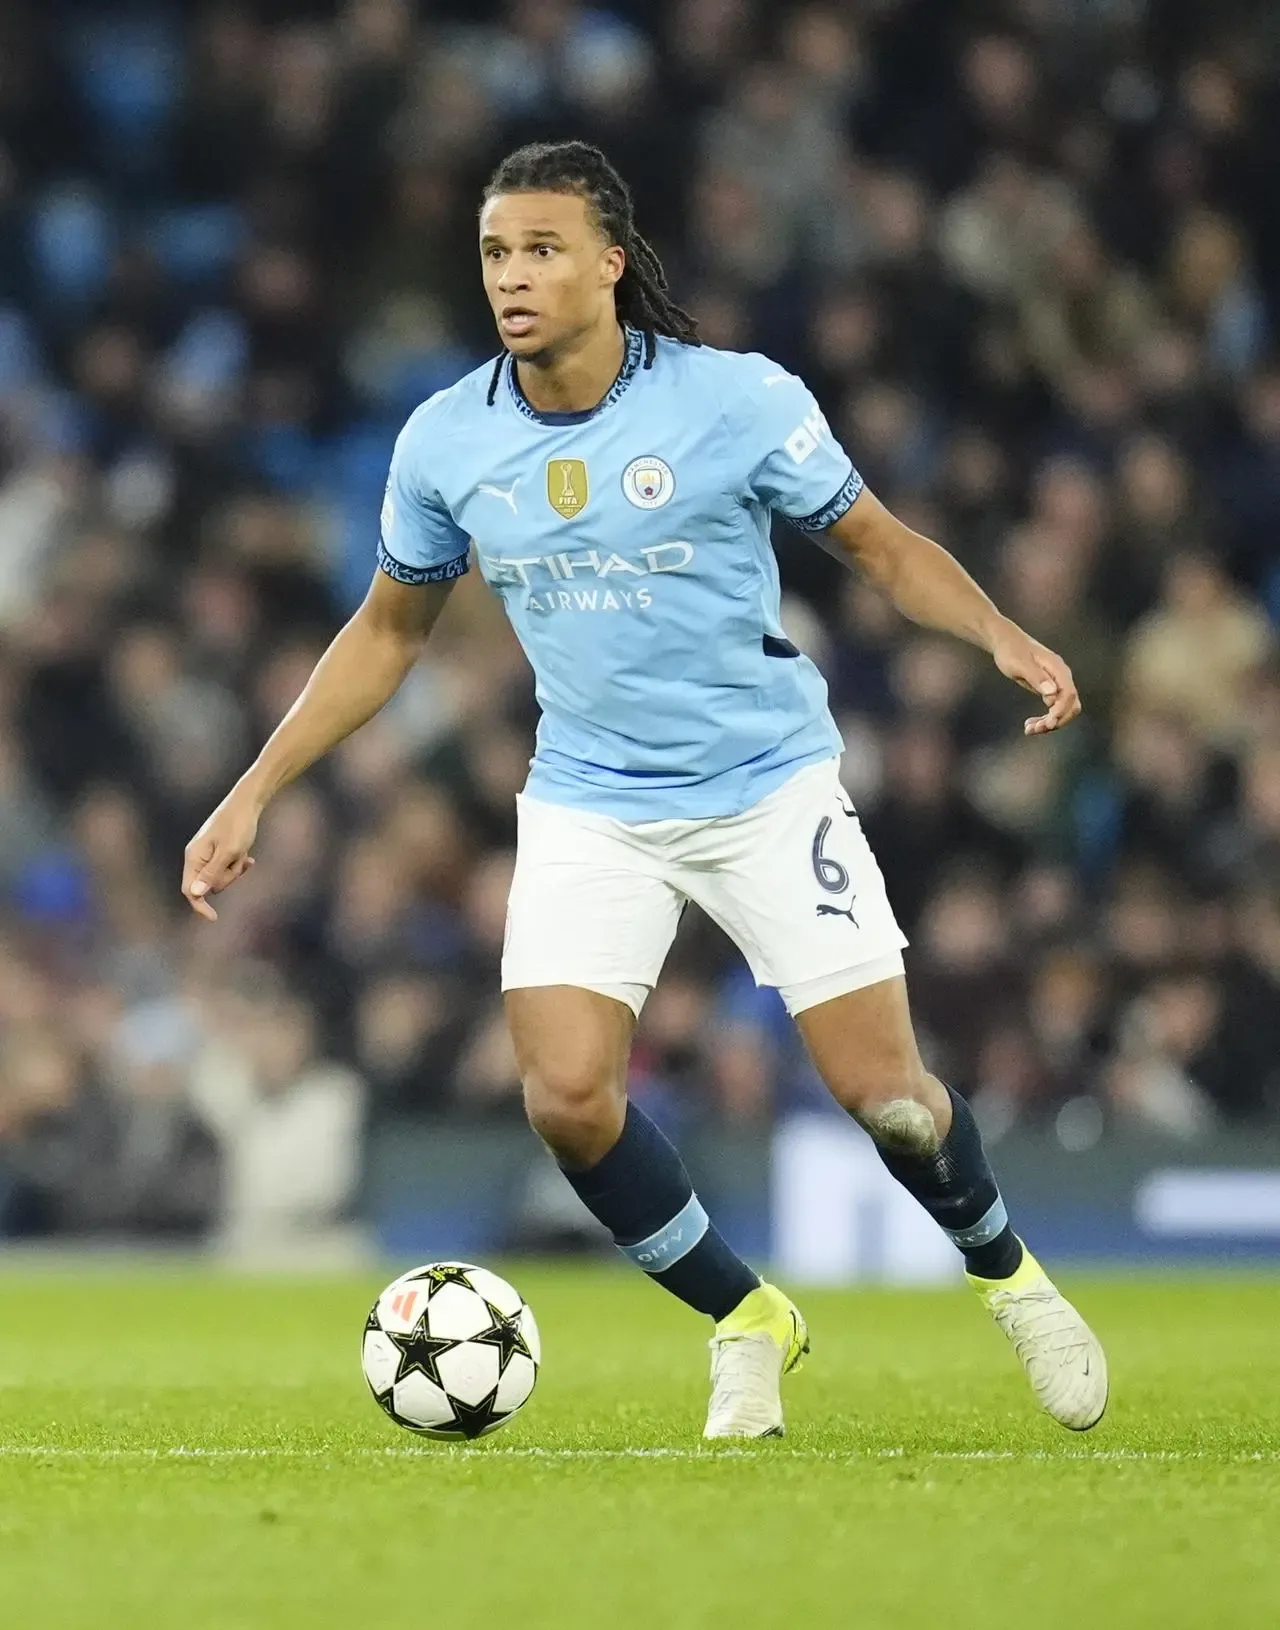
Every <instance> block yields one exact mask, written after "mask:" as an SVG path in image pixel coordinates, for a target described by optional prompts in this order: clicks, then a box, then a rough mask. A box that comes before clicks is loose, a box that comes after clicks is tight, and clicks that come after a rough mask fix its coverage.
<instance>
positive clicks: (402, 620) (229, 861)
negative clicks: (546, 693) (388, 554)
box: [182, 569, 453, 921]
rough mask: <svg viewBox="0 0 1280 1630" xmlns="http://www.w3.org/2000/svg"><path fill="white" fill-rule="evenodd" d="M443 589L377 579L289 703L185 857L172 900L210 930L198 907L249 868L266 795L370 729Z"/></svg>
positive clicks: (431, 620) (427, 627) (439, 606)
mask: <svg viewBox="0 0 1280 1630" xmlns="http://www.w3.org/2000/svg"><path fill="white" fill-rule="evenodd" d="M452 588H453V581H452V580H451V581H448V582H443V583H425V584H407V583H397V582H396V581H395V579H394V578H392V577H389V576H388V575H387V573H386V572H385V571H382V570H381V569H380V570H378V571H376V572H375V573H374V575H373V582H372V583H371V584H370V586H369V592H368V594H367V595H366V596H365V599H364V604H363V605H362V606H361V607H360V609H359V610H358V611H357V612H356V613H355V615H354V616H353V617H352V618H351V620H350V621H349V622H348V623H347V624H346V625H345V626H344V627H343V628H342V629H340V630H339V632H338V633H337V634H336V635H335V637H334V639H333V642H332V644H331V645H330V646H329V648H328V650H327V651H326V652H325V653H324V655H323V656H322V657H321V658H320V660H319V662H318V663H317V664H316V666H315V670H314V671H313V673H312V675H311V678H310V679H309V680H308V681H307V684H306V687H305V689H304V690H303V692H302V694H301V695H300V696H299V697H298V700H297V701H296V702H295V703H294V704H293V706H292V707H291V708H290V709H289V711H288V713H286V714H285V716H284V718H283V719H282V720H281V721H280V723H279V724H278V725H277V726H276V728H275V730H274V731H273V732H272V734H271V737H270V739H269V740H268V741H267V743H266V745H265V746H264V747H263V749H262V751H261V752H260V753H259V754H258V756H257V758H256V759H255V760H254V762H253V763H252V764H251V765H250V766H249V768H248V769H247V770H246V771H245V773H244V774H243V775H242V776H241V777H240V779H239V781H237V782H236V784H235V786H234V787H232V789H231V791H230V792H229V793H228V794H227V796H226V797H225V798H224V799H223V800H222V802H221V803H220V804H219V805H218V807H217V809H215V810H214V812H213V814H212V815H210V817H209V819H208V820H207V821H206V822H205V823H204V825H203V826H202V827H201V828H200V830H199V831H198V832H197V833H196V835H195V837H193V838H192V840H191V842H190V843H189V844H188V845H187V848H186V857H185V864H184V866H183V873H182V892H183V894H184V895H185V896H186V897H187V900H188V901H189V902H190V904H191V906H192V908H193V909H194V910H195V911H196V912H198V913H199V915H200V916H202V917H208V918H209V919H210V920H211V921H212V920H214V919H216V917H217V912H216V911H215V910H214V909H213V907H212V906H211V905H210V904H209V899H208V897H209V896H210V895H212V894H220V893H221V892H222V890H223V889H225V888H227V887H229V886H230V884H232V883H234V882H235V881H236V879H237V878H238V877H242V876H243V875H244V873H245V872H246V871H248V869H249V867H250V866H252V865H253V860H252V859H251V858H250V854H249V851H250V849H251V848H252V847H253V841H254V838H255V837H256V835H257V831H258V821H259V819H260V817H261V815H262V812H263V810H264V809H265V808H266V807H267V805H268V803H270V801H271V799H272V798H274V797H275V795H276V793H278V792H279V791H281V789H282V788H284V787H287V786H288V785H289V783H290V782H291V781H293V780H295V779H296V778H297V777H298V776H300V775H301V774H302V773H303V771H304V770H307V769H308V768H310V766H311V765H312V764H314V763H315V762H316V760H317V759H319V758H323V757H324V755H325V754H326V753H327V752H329V750H330V749H331V748H333V747H336V746H337V745H338V743H339V742H340V741H345V740H346V738H347V737H348V736H349V735H351V733H352V732H353V731H354V730H358V729H359V728H360V726H361V725H362V724H364V723H365V722H366V721H367V720H369V719H371V718H372V717H373V715H374V714H375V713H377V712H378V710H379V708H381V707H383V706H384V705H385V704H386V703H387V702H389V701H390V699H391V698H392V697H393V696H394V695H395V693H396V691H397V690H399V688H400V686H401V684H402V683H403V682H404V679H405V676H406V674H407V673H408V672H409V670H410V668H412V667H413V665H414V663H415V662H416V661H417V660H418V657H419V656H420V655H421V653H422V648H423V646H424V644H425V643H426V640H427V636H428V635H429V634H430V632H431V630H432V628H433V627H434V626H435V623H436V619H437V618H438V617H439V615H440V613H441V612H442V611H443V610H444V606H445V601H446V600H447V599H448V597H449V594H450V591H451V590H452Z"/></svg>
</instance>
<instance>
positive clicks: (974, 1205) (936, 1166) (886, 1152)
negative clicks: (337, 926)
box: [876, 1087, 1022, 1279]
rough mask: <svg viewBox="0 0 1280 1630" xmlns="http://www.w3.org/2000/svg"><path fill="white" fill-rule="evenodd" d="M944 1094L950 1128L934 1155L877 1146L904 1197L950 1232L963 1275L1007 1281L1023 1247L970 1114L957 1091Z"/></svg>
mask: <svg viewBox="0 0 1280 1630" xmlns="http://www.w3.org/2000/svg"><path fill="white" fill-rule="evenodd" d="M947 1091H948V1093H950V1095H951V1129H950V1130H949V1131H948V1133H947V1135H946V1137H945V1138H943V1140H942V1143H941V1145H940V1147H939V1148H938V1151H937V1153H936V1154H932V1155H909V1154H904V1153H902V1152H901V1151H900V1150H894V1149H883V1148H880V1145H879V1144H877V1145H876V1147H877V1149H878V1150H879V1154H880V1158H881V1160H883V1161H884V1163H885V1165H886V1166H887V1167H888V1168H889V1170H890V1171H891V1172H892V1173H893V1175H894V1176H895V1177H896V1178H897V1179H898V1181H899V1183H901V1184H902V1186H903V1188H904V1189H906V1191H907V1192H908V1194H912V1195H914V1196H915V1198H916V1199H917V1200H919V1202H920V1204H921V1205H922V1206H923V1207H924V1208H925V1210H926V1211H927V1212H928V1213H929V1215H930V1216H931V1217H932V1218H933V1220H934V1222H936V1223H937V1224H938V1226H939V1227H940V1228H941V1229H942V1231H943V1232H944V1233H946V1234H950V1236H951V1238H952V1240H953V1241H954V1243H955V1244H956V1246H957V1247H958V1248H959V1250H961V1251H962V1252H963V1253H964V1259H965V1267H966V1268H967V1269H968V1271H969V1272H970V1273H975V1274H977V1275H978V1277H979V1278H980V1279H1007V1278H1008V1277H1009V1275H1010V1274H1012V1273H1014V1272H1016V1271H1017V1268H1018V1264H1019V1263H1020V1262H1021V1261H1022V1245H1021V1243H1020V1241H1019V1240H1018V1237H1017V1235H1016V1234H1015V1233H1014V1231H1013V1229H1012V1228H1011V1227H1010V1225H1009V1216H1008V1213H1007V1212H1006V1211H1005V1208H1004V1201H1003V1200H1002V1199H1001V1198H1000V1190H999V1189H998V1188H997V1187H996V1180H995V1178H994V1177H993V1176H992V1173H991V1167H990V1166H989V1165H988V1164H987V1157H986V1153H985V1151H984V1150H983V1147H982V1134H981V1133H980V1132H979V1131H978V1123H977V1121H975V1120H974V1118H973V1111H972V1110H971V1109H970V1108H969V1106H968V1104H967V1103H966V1102H965V1101H964V1099H963V1098H962V1097H961V1096H960V1094H959V1093H958V1092H952V1090H951V1088H950V1087H948V1088H947Z"/></svg>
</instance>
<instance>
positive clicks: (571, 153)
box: [484, 141, 702, 404]
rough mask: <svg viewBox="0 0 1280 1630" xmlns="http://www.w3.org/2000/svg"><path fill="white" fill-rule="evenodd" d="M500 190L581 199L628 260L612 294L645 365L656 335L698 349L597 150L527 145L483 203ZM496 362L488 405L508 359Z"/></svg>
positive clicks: (506, 163)
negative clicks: (638, 338)
mask: <svg viewBox="0 0 1280 1630" xmlns="http://www.w3.org/2000/svg"><path fill="white" fill-rule="evenodd" d="M504 192H567V193H576V194H577V195H578V197H580V198H585V199H586V201H587V204H588V206H589V208H590V210H591V212H592V214H593V215H594V216H595V220H596V225H597V226H598V227H599V229H600V231H601V232H602V233H603V234H604V236H605V237H606V238H607V239H608V240H609V242H610V243H616V244H618V245H619V247H620V248H621V249H622V250H623V252H624V254H625V255H626V257H627V260H626V266H625V267H624V268H623V273H622V276H621V277H620V278H619V279H618V283H617V286H616V288H615V290H614V299H615V301H616V303H617V308H618V316H619V318H620V319H621V320H622V321H623V322H624V323H627V324H628V325H629V326H630V327H632V328H635V329H638V330H639V332H640V333H641V334H643V336H644V365H645V367H646V368H652V367H653V359H654V357H655V356H656V354H657V337H658V335H659V334H661V335H663V336H664V338H667V339H673V340H679V341H680V343H681V345H701V344H702V341H701V340H700V339H699V338H698V325H697V323H696V322H695V321H694V319H693V318H692V317H691V316H690V315H689V313H688V312H687V311H685V310H684V309H683V308H682V307H680V306H678V305H676V303H675V301H674V300H672V299H671V297H670V295H669V294H668V293H667V274H666V273H665V272H664V271H663V269H662V262H661V261H660V260H659V259H658V256H657V254H656V253H655V252H654V249H653V246H652V245H651V244H650V243H649V242H648V241H647V240H646V239H644V238H642V237H641V236H640V234H639V232H637V231H636V222H635V208H634V205H633V203H632V198H631V189H630V188H629V187H628V186H627V184H626V182H625V181H624V180H623V179H622V177H621V176H620V175H619V174H618V172H617V171H616V170H615V169H614V167H613V165H612V164H610V162H609V160H608V159H607V158H606V157H605V156H604V154H603V153H602V152H601V151H600V149H599V148H598V147H592V146H591V145H590V143H589V142H583V141H564V142H530V143H529V145H528V146H526V147H520V148H517V150H516V151H515V152H514V153H512V154H510V155H509V156H508V157H507V158H504V159H503V161H502V163H501V164H499V166H498V168H497V169H496V170H495V171H494V172H493V174H492V175H491V176H490V177H489V183H488V185H487V186H486V187H485V189H484V198H485V202H486V203H487V202H488V200H489V199H490V198H494V197H496V196H497V195H498V194H499V193H504ZM506 357H507V353H506V352H505V351H504V352H503V353H502V355H501V356H500V357H498V359H497V361H496V362H495V363H494V369H493V377H492V379H491V380H490V382H489V398H488V399H489V402H490V403H491V404H492V402H493V398H494V394H495V393H496V391H497V388H498V381H499V379H500V378H501V376H502V365H503V363H504V362H505V361H506Z"/></svg>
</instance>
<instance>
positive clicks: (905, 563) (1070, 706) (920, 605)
mask: <svg viewBox="0 0 1280 1630" xmlns="http://www.w3.org/2000/svg"><path fill="white" fill-rule="evenodd" d="M826 535H827V537H828V538H829V539H830V540H831V543H832V545H834V550H833V552H835V553H837V554H838V555H839V556H840V557H842V558H843V559H845V560H846V561H847V562H848V563H849V564H850V565H856V566H858V567H860V568H861V569H862V570H863V571H864V572H865V573H866V574H867V576H868V577H869V578H870V579H871V581H872V582H873V583H875V584H877V585H878V587H880V588H881V589H883V591H884V592H885V593H886V594H887V595H888V596H889V598H890V599H891V600H892V601H893V603H894V605H895V606H897V608H898V610H899V611H900V612H901V613H902V614H903V616H904V617H909V618H910V619H911V621H912V622H916V623H922V624H923V625H924V626H925V627H927V628H938V629H941V630H943V632H945V633H948V634H957V635H959V637H960V638H961V639H964V640H968V641H969V642H970V643H971V644H973V645H977V646H980V647H981V648H982V649H983V650H984V651H989V652H990V653H991V656H992V658H993V659H994V661H995V664H996V667H997V668H999V670H1000V672H1001V673H1002V674H1004V675H1005V677H1006V678H1007V679H1012V680H1015V681H1016V682H1017V683H1018V684H1019V685H1021V686H1022V687H1023V689H1024V690H1029V691H1032V692H1033V693H1034V694H1035V695H1037V696H1039V697H1040V698H1041V699H1042V700H1043V701H1044V703H1045V706H1046V711H1045V712H1044V713H1042V714H1039V715H1038V716H1037V717H1035V718H1032V719H1028V720H1027V721H1026V723H1025V725H1024V726H1023V729H1024V730H1025V732H1026V734H1027V735H1029V736H1042V735H1044V734H1046V733H1047V732H1048V731H1050V730H1058V729H1060V728H1061V727H1062V726H1063V725H1064V724H1069V723H1070V722H1071V720H1072V719H1074V718H1076V716H1077V715H1078V714H1079V712H1080V697H1079V694H1078V692H1077V690H1076V685H1075V681H1074V679H1072V677H1071V670H1070V668H1068V666H1067V664H1066V663H1065V662H1064V661H1063V660H1062V658H1061V657H1060V656H1058V655H1057V653H1056V652H1054V651H1051V650H1050V649H1049V648H1048V646H1046V645H1041V644H1040V642H1039V641H1038V640H1034V639H1032V638H1031V636H1030V635H1029V634H1027V633H1026V632H1024V630H1023V629H1021V628H1019V627H1018V625H1017V623H1015V622H1012V621H1011V620H1010V619H1009V618H1008V617H1005V616H1003V615H1002V614H1001V612H1000V611H999V610H998V609H997V607H996V606H995V605H994V604H993V602H992V601H991V599H990V597H989V596H988V595H986V594H985V593H984V592H983V591H982V589H980V588H979V587H978V585H977V584H976V583H975V582H974V580H973V579H972V578H971V577H970V576H969V574H968V572H966V571H965V569H964V567H963V566H962V565H961V564H960V562H959V561H958V560H956V559H955V557H954V556H953V555H949V554H948V553H947V551H946V550H945V549H943V548H942V547H941V545H939V544H936V543H934V542H933V541H932V539H930V538H926V537H923V536H922V535H921V534H920V533H919V532H913V531H912V530H911V528H910V527H909V526H905V525H904V524H903V523H902V522H901V521H900V520H898V518H897V517H896V516H895V515H893V514H891V513H890V512H889V510H887V509H886V508H885V507H884V505H883V504H882V503H881V502H880V501H879V499H878V498H876V497H875V495H874V494H873V493H871V492H868V491H867V490H866V489H865V488H864V489H863V491H862V492H861V493H860V494H859V495H858V498H857V501H856V502H855V503H853V504H851V505H850V506H849V508H848V509H846V510H845V512H844V514H843V515H841V516H840V518H839V519H838V520H837V521H835V522H834V523H833V524H832V525H831V526H830V527H828V528H827V532H826Z"/></svg>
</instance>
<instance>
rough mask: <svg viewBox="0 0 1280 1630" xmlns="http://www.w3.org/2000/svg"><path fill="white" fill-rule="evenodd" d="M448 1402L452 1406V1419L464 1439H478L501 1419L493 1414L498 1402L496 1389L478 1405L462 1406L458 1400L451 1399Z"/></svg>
mask: <svg viewBox="0 0 1280 1630" xmlns="http://www.w3.org/2000/svg"><path fill="white" fill-rule="evenodd" d="M449 1401H450V1403H452V1405H453V1418H454V1419H455V1420H456V1421H457V1423H458V1429H459V1431H460V1432H461V1433H462V1435H463V1437H464V1438H478V1437H479V1436H480V1434H481V1433H482V1432H483V1431H484V1430H485V1429H486V1428H487V1427H490V1426H492V1425H493V1423H494V1421H495V1420H497V1419H501V1417H500V1416H497V1415H496V1414H495V1412H494V1405H495V1404H496V1403H497V1401H498V1389H497V1387H495V1388H494V1389H493V1391H492V1392H491V1393H490V1394H489V1396H488V1397H487V1398H482V1399H481V1400H480V1402H479V1403H478V1404H464V1403H463V1402H462V1400H461V1399H460V1398H451V1399H450V1400H449Z"/></svg>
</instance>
